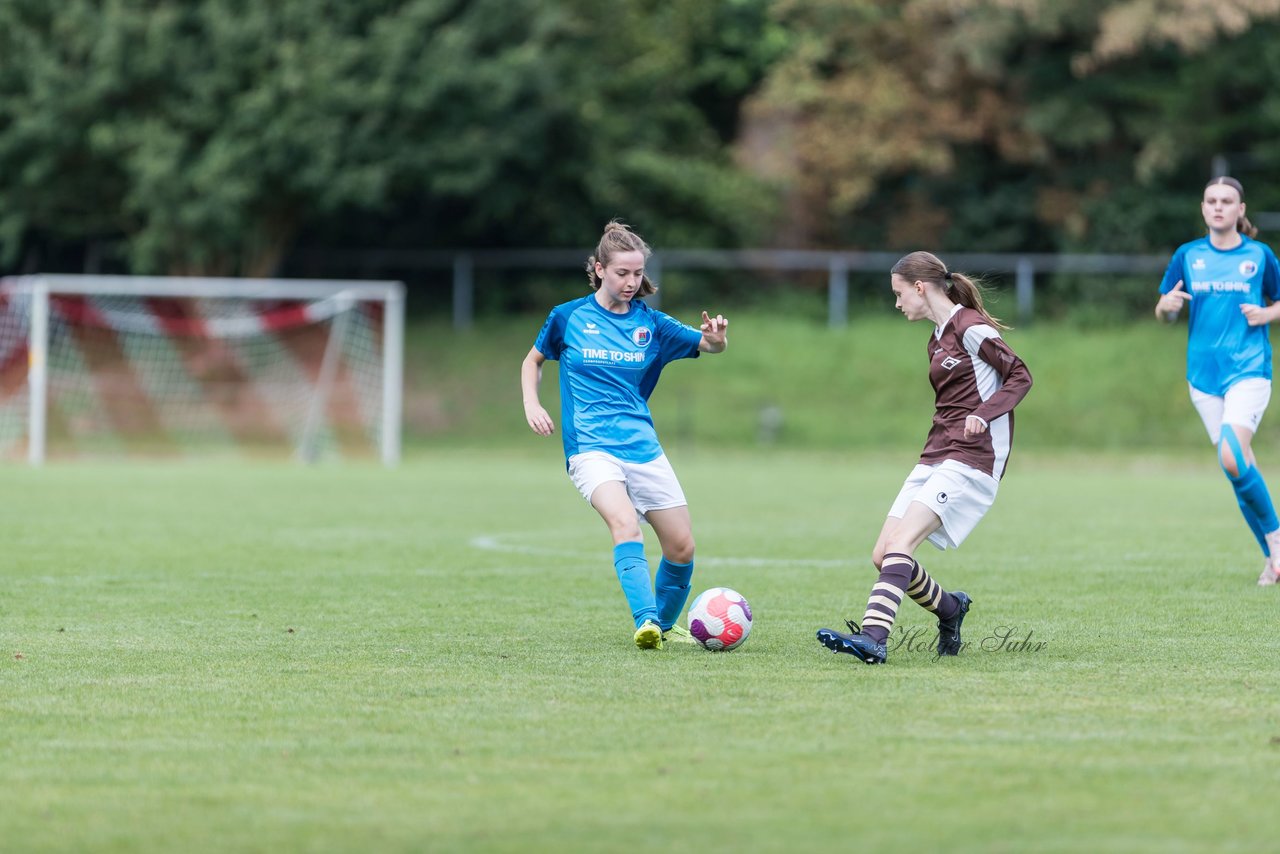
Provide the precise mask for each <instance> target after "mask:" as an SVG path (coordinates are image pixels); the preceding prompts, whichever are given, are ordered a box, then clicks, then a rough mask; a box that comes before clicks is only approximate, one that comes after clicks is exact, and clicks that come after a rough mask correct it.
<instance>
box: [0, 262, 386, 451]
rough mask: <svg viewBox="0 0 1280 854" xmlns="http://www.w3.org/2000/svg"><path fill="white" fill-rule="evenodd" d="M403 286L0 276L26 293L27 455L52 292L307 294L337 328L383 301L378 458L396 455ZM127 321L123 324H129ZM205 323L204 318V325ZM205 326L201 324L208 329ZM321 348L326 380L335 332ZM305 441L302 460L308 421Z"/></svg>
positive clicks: (40, 394) (38, 432)
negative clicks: (364, 306) (347, 315)
mask: <svg viewBox="0 0 1280 854" xmlns="http://www.w3.org/2000/svg"><path fill="white" fill-rule="evenodd" d="M404 293H405V287H404V284H403V283H402V282H394V281H343V280H328V279H239V278H212V277H167V276H102V275H62V274H56V275H55V274H37V275H28V276H12V277H6V278H3V279H0V294H4V295H8V296H10V297H12V296H23V297H26V298H27V299H29V301H30V302H29V306H30V307H29V311H28V317H29V332H28V340H27V349H28V371H27V384H28V407H29V411H28V424H27V431H28V449H27V450H28V454H27V456H28V461H29V462H30V463H31V464H32V465H40V464H42V463H43V462H44V459H45V453H46V442H45V440H46V430H47V426H48V425H47V415H48V404H49V400H48V383H49V374H48V368H49V345H50V340H49V327H50V320H51V313H50V303H51V298H52V297H55V296H73V297H95V296H96V297H107V296H109V297H128V298H137V299H148V298H153V299H154V298H176V299H209V300H216V299H243V300H282V301H299V302H302V301H312V302H313V303H314V304H315V307H314V308H313V309H312V311H311V312H310V314H309V315H308V316H307V317H306V318H305V319H306V320H307V321H308V322H319V321H322V320H331V321H333V322H334V323H335V324H336V330H335V332H339V333H340V331H341V330H342V329H344V328H345V322H340V321H341V318H342V316H344V312H345V310H346V309H348V308H350V307H351V306H353V305H356V304H359V303H378V304H380V305H381V306H382V311H383V327H382V346H381V351H382V352H381V367H382V370H381V393H380V398H381V407H380V413H379V416H380V417H379V419H378V420H379V422H380V424H379V431H378V432H379V436H378V446H379V455H380V457H381V460H382V462H383V464H384V465H387V466H394V465H396V464H397V463H398V462H399V459H400V449H401V419H402V413H403V385H404ZM127 325H128V324H122V326H127ZM203 326H206V327H207V326H210V324H203ZM213 328H214V329H215V332H216V334H218V335H221V336H223V337H233V336H235V335H237V334H245V333H244V332H243V330H238V329H237V327H235V326H234V323H233V322H231V323H228V324H224V325H223V326H221V327H218V326H216V324H215V325H213ZM206 331H207V330H206ZM330 339H331V340H330V342H329V344H328V345H327V347H326V353H325V361H326V364H325V365H323V366H322V369H321V379H322V380H324V379H326V378H328V379H331V378H332V376H331V375H332V373H333V368H332V364H330V362H331V360H332V358H333V357H332V354H331V351H332V348H333V340H334V339H333V336H332V335H331V336H330ZM326 394H327V390H326V389H324V388H320V389H318V390H317V393H316V400H315V401H314V402H313V405H312V406H310V407H309V409H310V410H312V412H313V413H314V411H315V410H316V407H317V406H323V403H324V398H325V395H326ZM305 434H306V435H307V437H308V438H307V440H306V444H305V445H304V447H302V448H300V456H301V457H302V458H303V459H311V458H313V457H314V449H313V447H311V446H310V443H311V439H312V438H313V435H314V424H312V423H311V422H310V420H309V421H308V424H307V425H306V427H305Z"/></svg>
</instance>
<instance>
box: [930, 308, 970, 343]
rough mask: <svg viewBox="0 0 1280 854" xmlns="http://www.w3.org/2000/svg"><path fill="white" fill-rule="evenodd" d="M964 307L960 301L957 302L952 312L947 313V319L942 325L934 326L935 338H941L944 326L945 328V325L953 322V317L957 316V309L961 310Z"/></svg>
mask: <svg viewBox="0 0 1280 854" xmlns="http://www.w3.org/2000/svg"><path fill="white" fill-rule="evenodd" d="M962 308H964V306H962V305H960V303H956V304H955V307H954V308H952V309H951V313H950V314H948V315H947V319H946V320H945V321H943V323H942V326H935V327H933V337H934V338H938V339H941V338H942V328H943V327H944V326H946V325H947V324H948V323H950V322H951V318H953V317H955V316H956V312H957V311H959V310H960V309H962Z"/></svg>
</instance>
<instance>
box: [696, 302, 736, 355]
mask: <svg viewBox="0 0 1280 854" xmlns="http://www.w3.org/2000/svg"><path fill="white" fill-rule="evenodd" d="M728 346H729V320H728V318H726V317H725V316H724V315H723V314H717V315H716V316H715V317H712V316H711V315H709V314H707V313H706V312H705V311H704V312H703V313H702V340H701V341H699V342H698V349H699V350H701V351H702V352H704V353H723V352H724V348H725V347H728Z"/></svg>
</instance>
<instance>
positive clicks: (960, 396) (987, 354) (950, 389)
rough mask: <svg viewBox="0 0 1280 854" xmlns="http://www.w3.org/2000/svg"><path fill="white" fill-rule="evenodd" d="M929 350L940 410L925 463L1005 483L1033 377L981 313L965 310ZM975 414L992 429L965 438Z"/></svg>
mask: <svg viewBox="0 0 1280 854" xmlns="http://www.w3.org/2000/svg"><path fill="white" fill-rule="evenodd" d="M928 351H929V383H930V384H931V385H932V386H933V390H934V393H935V395H936V398H935V405H936V407H937V408H936V410H935V411H934V414H933V427H932V428H931V429H930V430H929V436H928V438H927V439H925V443H924V451H923V452H922V453H921V455H920V462H921V463H924V464H925V465H937V464H938V463H941V462H942V461H943V460H956V461H957V462H961V463H964V464H965V465H969V466H972V467H973V468H976V469H978V470H979V471H984V472H986V473H987V474H990V475H991V476H992V477H994V478H996V479H997V480H998V479H1000V477H1001V476H1003V474H1004V468H1005V463H1006V462H1007V461H1008V459H1009V451H1010V449H1011V448H1012V446H1013V408H1014V407H1015V406H1017V404H1018V401H1020V400H1022V398H1023V397H1025V396H1026V394H1027V392H1028V391H1030V389H1031V372H1030V371H1028V370H1027V366H1026V365H1025V364H1023V362H1022V360H1021V359H1019V358H1018V355H1017V354H1016V353H1014V352H1013V350H1011V349H1009V345H1008V344H1006V343H1005V342H1004V339H1002V338H1001V337H1000V333H999V331H998V330H997V329H996V328H995V327H994V326H992V325H991V324H990V323H989V322H988V321H987V319H986V318H985V317H983V316H982V313H981V312H979V311H976V310H974V309H972V308H964V307H963V306H957V307H956V310H955V311H953V312H952V313H951V317H950V318H948V320H947V322H946V323H944V324H943V325H942V326H941V327H940V328H935V329H934V333H933V334H932V335H930V336H929V347H928ZM970 415H976V416H978V417H979V418H981V419H982V420H983V421H985V422H987V430H986V432H984V433H982V434H980V435H977V436H974V437H972V438H969V439H966V438H965V436H964V420H965V418H966V417H968V416H970Z"/></svg>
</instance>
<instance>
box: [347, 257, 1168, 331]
mask: <svg viewBox="0 0 1280 854" xmlns="http://www.w3.org/2000/svg"><path fill="white" fill-rule="evenodd" d="M338 254H339V253H325V260H329V261H333V260H339V259H338V257H337V255H338ZM341 254H342V255H343V258H342V259H341V260H345V261H348V262H355V264H356V265H357V266H358V267H360V268H361V269H362V270H364V271H365V272H366V273H367V274H369V275H370V276H372V275H374V274H375V273H376V272H377V271H378V270H382V269H387V268H394V269H397V270H414V269H423V270H425V269H435V270H452V276H453V290H452V302H453V305H452V315H453V325H454V326H455V327H457V328H467V327H469V326H471V324H472V322H473V321H474V319H475V274H476V271H477V270H480V269H488V270H503V269H545V270H553V269H554V270H572V271H581V269H582V262H583V259H585V258H586V257H587V256H588V255H590V254H591V250H590V249H588V248H583V249H494V250H464V249H459V250H429V251H413V250H365V251H362V252H359V253H349V254H350V257H346V256H347V255H348V253H341ZM900 257H901V254H900V253H897V252H832V251H819V250H802V249H668V250H662V251H655V252H654V254H653V255H652V256H651V257H650V258H649V260H648V262H647V263H646V272H647V273H648V274H649V276H650V278H652V279H653V280H654V281H656V282H660V281H661V279H662V274H663V272H664V271H671V270H742V271H752V272H769V273H777V272H789V271H795V272H823V271H825V272H826V274H827V320H828V323H829V324H830V325H831V326H833V327H840V326H844V325H846V324H847V323H848V321H849V274H850V273H881V274H883V273H887V272H888V270H889V268H890V267H892V266H893V264H894V263H895V262H896V261H897V260H898V259H899V258H900ZM946 261H947V264H948V265H949V266H951V267H953V268H955V269H957V270H964V271H966V272H972V273H977V274H983V275H988V274H999V275H1012V276H1013V278H1014V293H1015V300H1016V314H1017V318H1018V321H1019V322H1020V323H1024V324H1025V323H1027V322H1029V321H1031V319H1032V318H1033V317H1034V315H1035V301H1036V278H1037V277H1038V276H1043V275H1048V274H1062V273H1067V274H1071V273H1075V274H1089V275H1159V274H1160V273H1162V272H1164V269H1165V267H1166V266H1167V265H1168V263H1169V256H1168V255H1053V254H1036V253H1026V254H1017V253H964V252H949V253H947V254H946ZM658 299H659V294H654V295H653V296H651V297H646V302H648V303H649V304H650V305H657V304H658V302H657V301H658Z"/></svg>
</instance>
